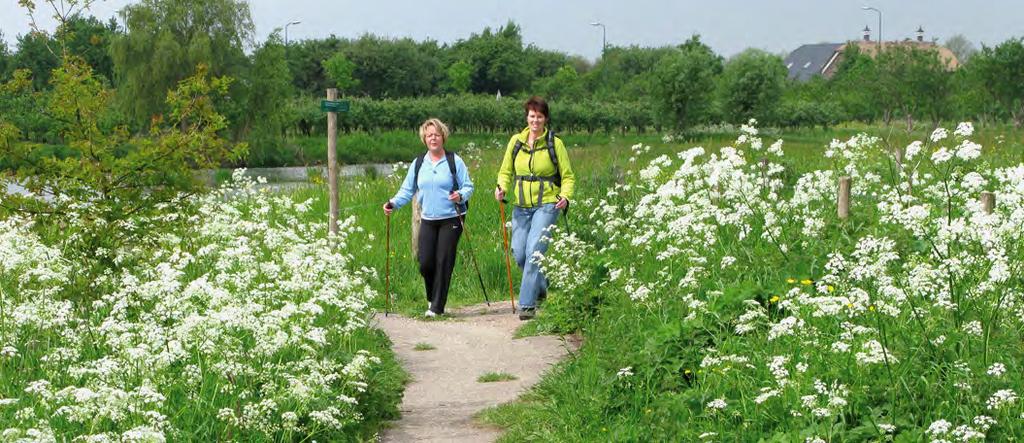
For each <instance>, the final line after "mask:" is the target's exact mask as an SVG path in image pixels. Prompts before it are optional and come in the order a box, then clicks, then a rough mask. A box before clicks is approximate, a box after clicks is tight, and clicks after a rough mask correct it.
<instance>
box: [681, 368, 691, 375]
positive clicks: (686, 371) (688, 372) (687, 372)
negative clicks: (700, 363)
mask: <svg viewBox="0 0 1024 443" xmlns="http://www.w3.org/2000/svg"><path fill="white" fill-rule="evenodd" d="M683 373H684V374H692V373H693V372H690V370H689V369H687V370H685V371H683Z"/></svg>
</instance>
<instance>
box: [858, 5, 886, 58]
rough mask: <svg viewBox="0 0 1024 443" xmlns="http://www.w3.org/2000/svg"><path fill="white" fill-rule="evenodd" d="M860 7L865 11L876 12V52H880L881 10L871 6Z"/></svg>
mask: <svg viewBox="0 0 1024 443" xmlns="http://www.w3.org/2000/svg"><path fill="white" fill-rule="evenodd" d="M860 9H863V10H865V11H875V12H877V13H878V52H879V53H881V52H882V11H880V10H879V9H878V8H873V7H871V6H862V7H861V8H860Z"/></svg>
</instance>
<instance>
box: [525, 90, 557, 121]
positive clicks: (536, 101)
mask: <svg viewBox="0 0 1024 443" xmlns="http://www.w3.org/2000/svg"><path fill="white" fill-rule="evenodd" d="M523 110H524V111H525V115H530V111H536V112H539V113H541V114H544V119H545V120H551V114H550V113H549V112H548V102H546V101H544V99H542V98H540V97H539V96H536V95H535V96H533V97H530V99H529V100H527V101H526V103H525V104H523Z"/></svg>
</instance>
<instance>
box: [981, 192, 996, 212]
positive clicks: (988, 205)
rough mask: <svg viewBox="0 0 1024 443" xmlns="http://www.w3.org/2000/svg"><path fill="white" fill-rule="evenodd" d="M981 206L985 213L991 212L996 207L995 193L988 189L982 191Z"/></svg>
mask: <svg viewBox="0 0 1024 443" xmlns="http://www.w3.org/2000/svg"><path fill="white" fill-rule="evenodd" d="M981 208H982V209H983V210H984V211H985V213H986V214H991V213H992V211H994V210H995V209H996V195H995V194H993V193H991V192H988V191H985V192H982V193H981Z"/></svg>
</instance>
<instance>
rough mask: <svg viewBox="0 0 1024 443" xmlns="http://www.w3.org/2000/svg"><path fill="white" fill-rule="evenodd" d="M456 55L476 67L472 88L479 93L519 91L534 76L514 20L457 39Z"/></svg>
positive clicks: (454, 46)
mask: <svg viewBox="0 0 1024 443" xmlns="http://www.w3.org/2000/svg"><path fill="white" fill-rule="evenodd" d="M452 55H453V56H454V58H455V59H458V60H465V61H466V62H467V63H469V64H470V65H471V66H472V67H473V71H472V72H473V74H472V77H471V78H472V86H471V89H472V91H473V92H477V93H486V94H494V93H496V92H498V91H499V90H500V91H503V93H505V94H508V93H513V92H519V91H522V90H523V89H525V88H526V87H527V86H528V85H529V79H530V77H531V76H532V75H533V67H532V66H528V65H527V64H526V63H525V62H526V57H525V52H524V51H523V37H522V34H521V30H520V28H519V26H518V25H516V24H515V23H513V22H511V21H509V22H508V23H507V24H506V25H505V26H502V27H501V28H498V29H497V30H496V31H494V32H492V31H491V28H484V31H483V32H482V33H480V34H473V35H471V36H470V37H469V38H468V39H466V40H460V41H458V42H456V43H455V44H454V45H453V46H452Z"/></svg>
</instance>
